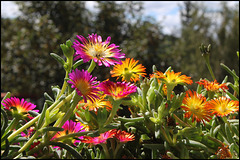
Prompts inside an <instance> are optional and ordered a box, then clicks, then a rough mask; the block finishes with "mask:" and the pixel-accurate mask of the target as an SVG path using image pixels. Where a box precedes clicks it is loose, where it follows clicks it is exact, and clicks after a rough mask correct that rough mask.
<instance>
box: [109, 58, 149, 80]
mask: <svg viewBox="0 0 240 160" xmlns="http://www.w3.org/2000/svg"><path fill="white" fill-rule="evenodd" d="M137 63H138V60H137V61H136V60H134V59H133V58H131V59H130V58H126V60H125V61H122V64H117V65H115V66H114V67H113V70H112V71H110V73H111V74H112V77H117V80H118V78H119V77H122V80H126V81H127V82H130V81H131V82H136V81H138V80H139V75H141V76H143V77H145V75H146V73H145V69H146V68H145V67H144V66H143V65H142V64H138V65H137Z"/></svg>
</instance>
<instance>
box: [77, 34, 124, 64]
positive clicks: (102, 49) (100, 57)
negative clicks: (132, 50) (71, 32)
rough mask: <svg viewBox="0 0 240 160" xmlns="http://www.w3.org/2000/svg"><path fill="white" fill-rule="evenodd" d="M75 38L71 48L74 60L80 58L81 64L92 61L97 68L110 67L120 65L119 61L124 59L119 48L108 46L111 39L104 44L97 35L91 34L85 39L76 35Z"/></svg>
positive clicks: (113, 45) (112, 45)
mask: <svg viewBox="0 0 240 160" xmlns="http://www.w3.org/2000/svg"><path fill="white" fill-rule="evenodd" d="M77 38H78V40H76V39H75V42H73V48H74V49H75V50H76V53H75V54H74V56H75V58H74V60H77V59H79V58H82V59H83V62H88V61H89V60H91V59H93V60H94V61H95V62H96V63H97V64H98V65H99V66H101V65H102V64H104V65H105V66H106V67H110V65H115V64H121V63H122V62H121V60H120V59H122V58H125V54H124V53H121V52H120V51H121V50H120V49H118V47H119V46H116V45H115V44H110V40H111V37H108V38H107V40H105V41H104V42H103V41H102V37H101V36H98V35H97V34H91V35H89V36H88V37H87V39H86V38H84V37H83V36H82V35H77ZM79 40H80V41H79Z"/></svg>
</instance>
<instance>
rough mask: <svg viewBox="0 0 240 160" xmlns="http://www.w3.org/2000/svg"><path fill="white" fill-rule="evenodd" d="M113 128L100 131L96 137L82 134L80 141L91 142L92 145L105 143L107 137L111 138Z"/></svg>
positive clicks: (113, 131) (113, 132)
mask: <svg viewBox="0 0 240 160" xmlns="http://www.w3.org/2000/svg"><path fill="white" fill-rule="evenodd" d="M114 134H115V130H109V131H107V132H104V133H101V134H100V136H98V137H90V136H83V138H82V140H81V142H83V143H91V144H93V145H97V144H102V143H107V139H108V138H113V136H114Z"/></svg>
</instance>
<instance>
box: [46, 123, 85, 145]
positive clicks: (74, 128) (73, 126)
mask: <svg viewBox="0 0 240 160" xmlns="http://www.w3.org/2000/svg"><path fill="white" fill-rule="evenodd" d="M62 128H64V131H59V132H57V133H56V134H55V135H54V136H53V137H52V139H51V140H54V139H56V138H59V137H62V136H65V135H68V134H71V133H77V132H85V130H84V125H82V123H80V122H73V121H72V120H70V121H66V122H65V123H64V125H63V126H62ZM78 138H79V139H82V138H83V136H80V137H78ZM68 140H69V139H68ZM70 140H71V141H72V143H73V144H74V145H75V144H76V143H79V142H80V140H76V139H73V138H71V139H70ZM54 148H58V147H54Z"/></svg>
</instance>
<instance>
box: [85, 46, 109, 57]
mask: <svg viewBox="0 0 240 160" xmlns="http://www.w3.org/2000/svg"><path fill="white" fill-rule="evenodd" d="M88 48H89V49H88V53H89V54H90V55H91V56H93V57H96V58H98V59H99V58H100V57H104V56H105V51H106V47H105V46H102V45H101V44H94V45H91V46H90V47H88Z"/></svg>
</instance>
